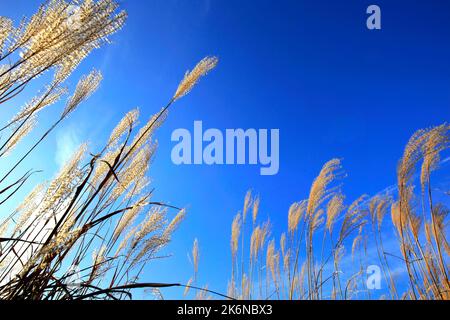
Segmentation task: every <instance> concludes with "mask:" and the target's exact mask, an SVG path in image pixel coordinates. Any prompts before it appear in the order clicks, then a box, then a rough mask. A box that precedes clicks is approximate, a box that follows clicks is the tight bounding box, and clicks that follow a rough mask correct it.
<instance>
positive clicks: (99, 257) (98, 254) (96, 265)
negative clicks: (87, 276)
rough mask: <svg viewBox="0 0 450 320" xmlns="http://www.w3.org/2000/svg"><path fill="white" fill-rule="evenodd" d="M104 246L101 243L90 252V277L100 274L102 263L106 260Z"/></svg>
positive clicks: (93, 277) (94, 277)
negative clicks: (98, 247)
mask: <svg viewBox="0 0 450 320" xmlns="http://www.w3.org/2000/svg"><path fill="white" fill-rule="evenodd" d="M106 250H107V248H106V246H105V245H103V246H101V247H100V249H98V250H97V249H95V250H94V252H93V253H92V261H93V263H92V266H93V267H92V271H91V278H92V279H96V278H97V277H98V276H99V275H100V274H101V270H102V265H103V263H104V262H105V260H106Z"/></svg>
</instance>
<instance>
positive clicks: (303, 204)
mask: <svg viewBox="0 0 450 320" xmlns="http://www.w3.org/2000/svg"><path fill="white" fill-rule="evenodd" d="M449 130H450V126H449V125H447V124H444V125H441V126H438V127H434V128H430V129H427V130H419V131H418V132H416V133H415V134H414V135H413V136H412V138H411V139H410V141H409V142H408V144H407V146H406V148H405V152H404V155H403V157H402V158H401V160H400V161H399V165H398V170H397V176H398V185H397V188H396V189H397V190H398V194H396V195H394V194H380V195H377V196H374V197H368V196H366V195H363V196H361V197H360V198H358V199H356V200H355V201H353V203H351V204H349V205H345V204H344V200H345V198H344V195H343V194H342V191H341V185H340V180H341V178H342V177H343V172H342V168H341V161H340V160H338V159H334V160H331V161H329V162H327V163H326V164H325V165H324V166H323V168H322V170H321V171H320V173H319V175H318V177H317V178H316V179H315V180H314V182H313V184H312V186H311V189H310V193H309V197H308V198H307V199H305V200H302V201H299V202H297V203H294V204H293V205H292V206H291V207H290V209H289V212H288V217H287V220H288V221H287V222H288V225H287V231H286V232H285V233H282V234H281V237H280V240H279V243H278V244H277V242H276V241H275V239H274V238H272V236H271V225H270V221H266V222H263V223H258V221H257V220H258V219H257V217H258V211H259V205H260V200H259V197H253V196H252V194H251V192H248V193H247V195H246V197H245V200H244V207H243V209H242V211H241V212H239V213H238V214H237V215H236V216H235V218H234V220H233V222H232V226H231V255H232V274H231V280H230V282H229V285H228V293H227V294H228V296H230V297H234V298H238V299H277V298H278V299H352V298H356V299H371V298H373V296H372V295H371V291H370V290H368V288H367V273H366V270H367V267H368V266H369V265H373V264H374V262H373V259H372V260H371V261H369V259H367V250H368V248H369V246H372V247H373V248H375V251H376V256H377V262H376V264H377V265H378V266H379V267H380V269H381V273H382V277H383V278H384V281H385V282H384V283H386V286H387V294H386V295H384V296H382V297H383V298H387V299H445V300H447V299H449V298H450V283H449V277H448V274H449V270H448V261H449V260H448V259H449V255H450V246H449V243H448V239H447V235H446V229H448V212H449V210H448V209H447V208H446V207H445V205H444V204H443V203H436V202H435V199H434V197H433V188H432V185H431V180H430V177H431V173H432V172H433V170H435V169H437V168H438V165H439V163H440V159H439V155H440V153H441V152H442V151H444V150H446V149H448V147H449ZM415 177H420V179H415ZM415 180H420V190H421V192H420V193H419V194H417V192H416V193H415V192H414V184H415ZM447 194H448V192H447ZM250 209H252V219H251V221H249V222H247V220H248V219H247V218H246V217H247V213H248V212H249V211H250ZM389 212H390V213H391V220H390V221H389V220H388V219H385V216H386V215H388V213H389ZM248 223H251V225H250V226H247V227H246V224H248ZM389 227H390V228H391V229H394V230H395V234H396V238H397V240H398V241H397V242H398V252H399V253H398V255H397V254H394V253H392V252H389V251H387V250H386V249H385V247H384V245H383V238H385V237H386V234H385V233H383V230H384V229H386V228H389ZM249 228H250V229H251V236H250V243H246V242H245V233H246V232H245V231H246V230H248V229H249ZM239 247H241V252H239ZM247 249H248V250H247ZM344 257H347V258H351V261H352V265H353V267H352V268H351V269H352V274H348V272H345V271H346V270H343V269H342V268H341V262H342V259H343V258H344ZM392 259H394V260H395V262H397V263H398V261H401V264H402V265H403V267H402V268H403V269H404V270H406V273H407V276H408V279H409V285H406V286H405V285H404V284H403V285H402V286H401V288H403V289H401V288H400V285H399V283H398V279H397V278H396V276H395V274H394V272H393V270H392V264H393V260H392ZM344 274H345V278H344ZM405 287H406V289H405ZM400 290H403V292H400Z"/></svg>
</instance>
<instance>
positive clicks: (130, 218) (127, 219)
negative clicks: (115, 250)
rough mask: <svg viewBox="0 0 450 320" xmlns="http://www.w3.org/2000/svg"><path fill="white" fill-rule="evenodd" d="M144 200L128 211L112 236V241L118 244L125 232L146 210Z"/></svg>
mask: <svg viewBox="0 0 450 320" xmlns="http://www.w3.org/2000/svg"><path fill="white" fill-rule="evenodd" d="M144 207H145V206H144V203H143V200H142V199H141V200H138V201H137V203H136V204H134V205H133V206H132V208H131V209H130V210H127V211H126V212H125V214H124V215H123V216H122V217H121V219H120V220H119V221H118V223H117V226H116V229H115V230H114V234H113V236H112V241H113V242H116V241H117V239H119V237H120V236H121V235H122V233H123V231H124V230H126V229H127V228H128V227H129V226H130V225H132V224H133V222H134V221H135V220H136V218H137V216H138V215H139V214H140V213H141V212H142V210H143V209H144Z"/></svg>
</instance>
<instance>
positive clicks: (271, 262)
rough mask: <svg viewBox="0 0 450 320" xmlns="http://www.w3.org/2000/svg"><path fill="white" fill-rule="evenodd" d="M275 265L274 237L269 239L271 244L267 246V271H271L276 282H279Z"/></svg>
mask: <svg viewBox="0 0 450 320" xmlns="http://www.w3.org/2000/svg"><path fill="white" fill-rule="evenodd" d="M275 266H276V253H275V240H273V239H272V240H270V241H269V244H268V246H267V253H266V268H267V272H269V271H270V274H271V276H272V280H273V282H274V283H276V282H277V276H276V270H275V269H276V267H275Z"/></svg>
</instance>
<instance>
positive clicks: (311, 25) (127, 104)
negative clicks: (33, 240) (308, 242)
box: [0, 0, 450, 297]
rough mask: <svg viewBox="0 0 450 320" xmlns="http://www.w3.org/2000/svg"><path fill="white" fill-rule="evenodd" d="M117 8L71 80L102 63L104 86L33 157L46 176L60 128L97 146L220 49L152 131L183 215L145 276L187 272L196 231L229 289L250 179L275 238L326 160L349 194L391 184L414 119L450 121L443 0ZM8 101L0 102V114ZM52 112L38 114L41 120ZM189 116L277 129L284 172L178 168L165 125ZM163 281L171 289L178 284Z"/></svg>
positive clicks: (168, 192)
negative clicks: (340, 172)
mask: <svg viewBox="0 0 450 320" xmlns="http://www.w3.org/2000/svg"><path fill="white" fill-rule="evenodd" d="M37 3H38V1H25V0H14V1H12V0H0V14H1V15H3V16H9V17H13V18H15V19H18V18H19V17H20V16H21V15H22V14H27V15H29V14H31V13H32V12H34V11H35V9H36V8H37ZM371 4H377V5H379V6H380V7H381V10H382V30H379V31H369V30H368V29H367V28H366V19H367V14H366V8H367V7H368V6H369V5H371ZM121 5H122V7H123V8H124V9H125V10H127V11H128V14H129V19H128V22H127V24H126V26H125V28H124V29H123V30H122V31H121V32H120V33H119V34H117V35H116V36H114V38H113V39H114V43H113V44H112V45H110V46H108V47H105V48H102V49H101V50H98V51H96V52H95V53H94V54H93V55H92V56H90V58H89V59H88V60H86V61H85V62H83V64H82V66H80V68H79V69H78V70H77V72H76V73H75V74H74V75H73V76H72V77H71V79H70V83H71V84H75V83H76V81H77V78H78V77H79V76H80V75H81V74H82V73H86V72H87V71H89V69H90V68H91V67H97V68H99V69H100V70H101V71H102V72H103V75H104V77H105V79H104V81H103V83H102V87H101V89H100V90H99V91H98V92H97V93H96V94H95V96H93V97H92V98H91V99H90V100H89V101H88V102H87V103H86V104H84V105H83V106H82V107H81V108H80V109H79V110H78V111H77V112H76V113H75V114H74V115H73V116H71V118H70V119H69V120H68V121H67V122H66V124H65V125H64V127H61V128H60V129H58V130H57V132H56V134H54V135H52V137H51V139H53V140H52V141H51V143H53V146H52V145H50V146H49V149H46V151H45V153H44V152H42V151H43V148H41V149H40V150H41V152H40V153H39V152H38V154H35V156H34V158H33V159H31V160H30V161H29V162H28V163H27V165H32V166H33V167H35V168H39V169H44V170H45V172H44V173H43V176H48V177H50V176H52V174H53V173H54V171H55V170H56V168H57V162H56V161H55V156H54V153H56V152H57V141H58V139H61V137H64V136H65V137H66V138H67V135H69V136H70V137H71V138H67V139H68V140H69V141H71V140H73V141H79V142H82V141H85V140H89V141H90V146H91V148H92V149H94V150H95V148H96V147H99V146H101V145H102V143H103V142H104V141H105V140H106V139H107V137H108V135H109V132H110V131H111V130H112V128H113V127H114V126H115V124H116V123H117V122H118V121H119V119H120V118H121V117H122V116H123V114H124V113H125V112H126V111H128V110H129V109H131V108H134V107H136V106H139V107H140V108H141V111H142V119H143V120H145V119H147V118H148V117H149V116H150V115H151V114H153V113H155V112H157V111H158V110H159V108H160V107H162V106H163V105H165V103H166V102H167V101H168V99H169V98H170V97H171V96H172V95H173V93H174V91H175V89H176V87H177V85H178V82H179V80H180V79H181V78H182V77H183V75H184V72H185V71H186V69H189V68H192V67H193V66H194V65H195V63H196V62H197V61H199V60H200V59H201V58H203V57H204V56H206V55H217V56H218V57H219V58H220V64H219V66H218V68H217V69H216V70H215V71H214V72H212V73H211V74H210V75H208V77H207V78H206V79H203V80H202V81H201V83H200V84H199V85H198V86H197V87H196V88H195V90H194V91H193V92H192V93H191V94H189V96H187V97H185V98H183V99H182V100H181V101H180V102H179V103H177V104H176V105H175V106H174V108H173V109H172V111H171V114H170V117H169V119H168V120H167V122H166V123H165V125H164V126H163V128H162V129H161V130H160V131H159V132H158V139H159V144H160V146H159V149H158V152H157V156H156V158H155V161H154V163H153V167H152V169H151V176H152V178H153V180H154V185H153V186H154V187H156V192H155V199H157V200H162V201H166V202H170V203H171V204H174V205H178V206H186V207H187V208H188V218H187V221H186V222H185V223H183V225H182V226H181V228H180V230H179V232H178V233H177V234H176V235H175V237H174V241H173V244H172V245H171V246H170V247H169V250H168V252H171V253H174V254H175V256H174V257H172V258H169V259H166V260H158V261H155V263H153V264H152V265H151V266H149V267H148V268H147V270H146V273H145V276H144V279H145V280H146V281H169V282H173V281H177V282H183V281H187V280H188V279H189V277H190V276H191V274H192V267H191V265H190V263H189V261H188V258H187V253H188V252H189V251H190V249H191V246H192V242H193V240H194V238H195V237H197V238H198V239H199V243H200V252H201V257H200V270H199V272H200V273H199V283H200V284H202V283H208V284H209V287H210V288H212V289H216V290H218V291H225V289H226V280H227V279H228V277H229V274H230V269H231V268H230V264H231V262H230V260H231V259H230V254H229V251H230V250H229V237H230V225H231V221H232V218H233V216H234V215H235V214H236V212H237V211H238V210H240V209H241V207H242V202H243V198H244V195H245V192H246V191H247V189H249V188H252V189H253V190H254V192H255V193H257V194H259V195H260V196H261V199H262V202H261V216H262V217H263V218H264V217H267V216H270V218H271V221H272V223H273V225H274V235H276V236H277V237H278V235H279V231H280V230H284V229H285V228H286V220H287V219H286V216H287V210H288V207H289V205H290V204H291V203H292V202H294V201H298V200H301V199H304V198H306V197H307V195H308V192H309V187H310V184H311V182H312V180H313V178H314V177H315V176H316V175H317V173H318V172H319V170H320V168H321V166H322V165H323V164H324V163H325V162H326V161H327V160H329V159H331V158H334V157H339V158H342V159H343V164H344V167H345V170H346V172H347V173H348V177H347V178H346V179H345V181H344V182H345V186H344V191H345V193H346V195H347V202H350V201H353V200H354V199H355V198H357V197H358V196H359V195H361V194H363V193H366V194H372V195H373V194H376V193H378V192H380V191H381V190H383V189H385V188H386V187H388V186H391V185H392V184H394V183H395V182H396V175H395V171H396V165H397V161H398V159H399V158H400V156H401V154H402V151H403V147H404V145H405V144H406V142H407V140H408V138H409V137H410V136H411V134H412V133H413V132H414V131H415V130H417V129H419V128H424V127H428V126H432V125H438V124H441V123H443V122H444V121H448V120H450V90H449V89H450V59H449V58H450V42H449V39H450V3H449V2H446V1H437V0H436V1H425V0H421V1H398V0H396V1H374V2H368V1H356V0H351V1H349V0H346V1H329V0H320V1H294V0H292V1H287V0H283V1H266V0H261V1H238V0H188V1H186V0H164V1H162V0H161V1H156V0H151V1H138V0H129V1H121ZM33 93H34V92H33V91H32V90H28V91H27V93H24V97H27V95H28V94H29V96H32V95H33ZM52 108H55V109H54V110H57V108H56V107H52ZM16 110H17V109H16ZM58 110H59V109H58ZM8 112H10V111H9V110H8V111H1V113H0V115H1V116H2V119H5V118H4V117H7V116H9V113H8ZM13 113H15V111H11V114H13ZM53 116H54V115H52V114H51V113H49V112H47V113H45V117H46V118H45V119H42V121H41V124H42V128H44V127H45V123H46V121H48V122H50V121H51V120H52V117H53ZM194 120H202V121H203V125H204V127H205V128H209V127H212V128H219V129H226V128H268V129H270V128H279V129H280V171H279V174H278V175H276V176H271V177H268V176H260V175H259V167H258V166H210V167H209V166H195V165H192V166H175V165H173V164H172V163H171V159H170V152H171V148H172V146H173V145H174V144H173V143H172V142H171V141H170V135H171V133H172V131H173V130H174V129H177V128H188V129H189V128H192V125H193V121H194ZM73 141H72V142H73ZM24 167H25V168H26V166H24ZM41 177H42V176H41ZM389 231H390V230H389ZM389 231H387V232H388V234H389V235H392V232H389ZM166 252H167V250H166ZM165 292H166V293H167V294H168V297H173V296H179V295H180V294H181V292H182V291H181V290H179V289H177V290H167V291H165Z"/></svg>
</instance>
